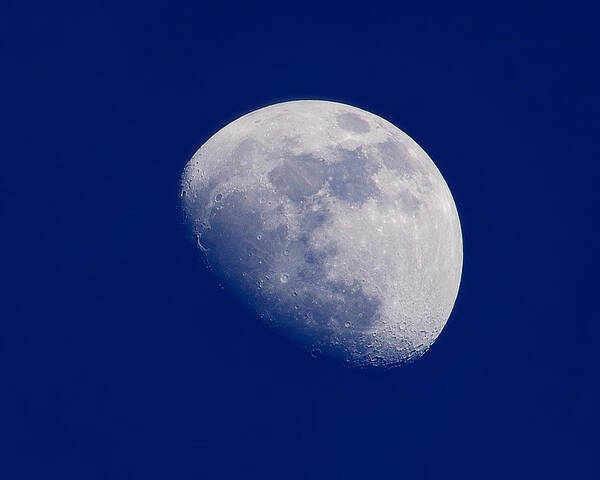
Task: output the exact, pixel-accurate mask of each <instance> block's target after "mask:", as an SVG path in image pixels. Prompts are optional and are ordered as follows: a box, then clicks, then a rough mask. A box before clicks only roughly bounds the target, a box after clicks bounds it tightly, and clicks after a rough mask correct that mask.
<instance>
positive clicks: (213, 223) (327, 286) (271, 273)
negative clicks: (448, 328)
mask: <svg viewBox="0 0 600 480" xmlns="http://www.w3.org/2000/svg"><path fill="white" fill-rule="evenodd" d="M181 195H182V204H183V209H184V212H185V217H186V221H187V222H188V224H189V226H190V228H191V230H192V232H193V234H194V235H195V237H196V239H197V243H198V247H199V249H200V250H201V252H202V255H203V256H205V258H206V261H207V262H208V264H209V266H210V268H211V270H212V271H213V272H214V273H215V275H216V276H217V277H218V278H219V279H220V281H221V283H222V284H223V285H224V286H225V287H226V288H228V289H229V290H230V291H231V292H232V294H234V295H235V296H237V298H238V299H239V300H240V301H241V302H242V303H244V304H245V305H247V306H248V307H250V308H251V309H252V310H253V311H255V312H256V313H257V315H259V316H261V317H263V318H266V319H268V320H269V321H271V322H272V323H274V324H276V325H278V326H280V327H281V328H282V329H283V330H284V331H286V332H287V333H289V334H290V336H291V337H292V338H294V339H296V340H298V341H299V342H300V343H301V344H302V345H305V346H307V347H309V348H311V349H312V351H313V352H322V353H323V354H329V355H332V356H334V357H337V358H341V359H343V360H345V361H346V362H348V363H350V364H352V365H376V366H387V365H394V364H399V363H403V362H406V361H408V360H411V359H413V358H415V357H417V356H419V355H422V354H423V353H424V352H426V351H427V349H428V348H429V347H430V346H431V344H432V343H433V342H434V341H435V339H436V338H437V336H438V335H439V334H440V332H441V330H442V328H443V327H444V325H445V324H446V321H447V319H448V317H449V315H450V312H451V311H452V307H453V305H454V301H455V300H456V296H457V293H458V287H459V283H460V276H461V270H462V236H461V229H460V223H459V219H458V213H457V211H456V207H455V205H454V201H453V199H452V195H451V194H450V190H449V189H448V186H447V185H446V183H445V181H444V179H443V177H442V175H441V174H440V172H439V171H438V169H437V168H436V166H435V165H434V163H433V162H432V161H431V159H430V158H429V156H428V155H427V154H426V153H425V152H424V151H423V150H422V149H421V148H420V147H419V146H418V145H417V144H416V143H415V142H414V141H413V140H412V139H411V138H410V137H409V136H407V135H406V134H405V133H403V132H402V131H401V130H399V129H398V128H396V127H395V126H394V125H392V124H391V123H389V122H387V121H386V120H384V119H382V118H380V117H378V116H376V115H373V114H371V113H369V112H366V111H364V110H360V109H358V108H355V107H351V106H348V105H343V104H339V103H334V102H324V101H312V100H306V101H295V102H286V103H280V104H276V105H272V106H269V107H266V108H262V109H260V110H257V111H254V112H252V113H249V114H247V115H244V116H243V117H241V118H239V119H237V120H235V121H234V122H232V123H230V124H229V125H227V126H226V127H224V128H223V129H221V130H220V131H219V132H217V133H216V134H215V135H213V136H212V137H211V138H210V139H209V140H208V141H207V142H206V143H205V144H204V145H203V146H202V148H200V149H199V150H198V151H197V152H196V154H195V155H194V156H193V157H192V159H191V160H190V161H189V163H188V164H187V166H186V168H185V171H184V173H183V177H182V192H181Z"/></svg>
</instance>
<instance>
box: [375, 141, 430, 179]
mask: <svg viewBox="0 0 600 480" xmlns="http://www.w3.org/2000/svg"><path fill="white" fill-rule="evenodd" d="M376 147H377V150H378V151H379V154H380V155H381V158H382V159H383V164H384V165H385V166H386V167H387V168H389V169H391V170H395V171H396V172H398V173H400V174H402V175H408V176H412V175H414V174H415V173H416V172H417V171H419V170H420V169H419V167H418V166H417V164H416V162H415V161H414V160H413V158H412V157H411V156H410V153H409V152H408V149H407V148H406V146H405V145H403V144H402V143H398V142H395V141H393V140H388V141H387V142H383V143H379V144H377V145H376Z"/></svg>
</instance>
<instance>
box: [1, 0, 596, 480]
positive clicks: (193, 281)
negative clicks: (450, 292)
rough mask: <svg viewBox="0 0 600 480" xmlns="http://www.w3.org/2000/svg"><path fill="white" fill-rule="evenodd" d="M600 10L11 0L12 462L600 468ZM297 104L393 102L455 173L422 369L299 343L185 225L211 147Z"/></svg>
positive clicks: (6, 256) (112, 472) (362, 469)
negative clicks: (266, 318) (264, 317)
mask: <svg viewBox="0 0 600 480" xmlns="http://www.w3.org/2000/svg"><path fill="white" fill-rule="evenodd" d="M597 13H598V12H597V11H595V10H594V9H593V7H586V6H583V5H582V6H578V5H577V3H576V2H569V3H568V4H564V3H562V4H554V3H553V2H528V4H527V5H525V6H523V5H516V4H515V5H509V4H505V3H503V4H502V5H495V6H489V5H482V4H480V2H478V3H473V4H465V3H463V4H455V3H452V4H451V5H450V4H448V5H436V4H434V3H430V4H429V3H428V4H423V3H416V2H415V3H401V2H400V3H398V2H393V3H392V2H390V3H388V4H377V3H368V4H361V5H351V4H348V3H344V4H338V5H336V4H334V3H331V4H330V3H326V2H320V3H314V4H313V3H305V4H302V5H286V4H283V3H280V4H269V5H267V4H261V5H258V4H250V3H248V4H246V5H236V4H228V5H224V6H218V5H207V4H204V3H203V2H185V3H184V2H179V3H173V2H145V3H137V4H136V3H133V2H132V3H127V4H125V5H124V4H122V3H121V2H102V3H100V2H86V3H85V4H82V3H81V2H57V3H56V2H55V3H53V4H51V5H44V4H42V3H40V4H33V3H27V2H8V3H7V5H5V6H3V7H2V14H1V23H0V31H1V32H2V38H3V39H2V42H1V44H0V52H1V54H2V60H3V62H2V63H3V67H4V68H3V74H2V76H1V78H0V82H1V83H2V86H3V88H2V91H3V101H2V103H3V107H2V110H3V115H2V116H1V117H0V118H1V120H0V121H1V122H2V131H3V133H4V135H3V142H2V144H3V155H2V159H3V160H2V169H3V174H2V175H1V176H0V192H1V203H0V215H1V217H0V218H1V220H2V225H3V228H2V235H1V237H0V238H1V242H2V243H1V245H2V248H1V253H0V255H1V256H2V258H1V265H2V268H1V271H2V278H3V280H4V282H3V283H4V284H5V286H4V287H3V297H2V302H1V304H2V307H1V308H2V312H4V313H3V314H2V315H1V318H2V320H1V322H0V325H1V326H2V327H1V330H0V375H1V377H0V378H1V379H2V382H1V385H2V387H1V388H2V391H1V395H0V412H1V415H2V418H1V424H2V428H1V429H0V451H1V452H2V453H1V455H0V458H2V461H0V476H2V478H7V479H9V478H10V479H31V478H63V479H70V478H77V479H81V478H86V479H104V478H107V479H108V478H110V479H115V478H127V479H137V478H140V479H145V480H146V479H153V478H161V479H162V478H179V479H188V478H189V479H192V478H257V479H258V478H260V479H269V478H277V479H280V478H289V479H296V478H298V479H322V478H364V477H365V476H370V477H374V476H380V477H382V478H423V479H433V478H440V477H442V476H443V477H444V478H460V479H465V478H474V479H475V478H477V479H479V478H502V479H504V478H507V477H510V478H524V477H529V478H531V477H534V478H582V479H587V478H597V477H598V474H599V468H598V460H597V458H595V457H597V455H596V453H597V452H598V447H599V445H598V438H597V431H598V428H599V427H600V425H599V421H598V420H599V419H598V413H597V408H596V407H597V405H598V403H599V402H600V398H599V397H600V386H599V382H598V363H599V362H598V359H597V357H598V353H597V341H596V339H597V338H598V334H599V330H598V322H597V319H598V314H597V308H596V305H595V303H596V298H595V297H596V289H597V284H598V279H597V277H598V276H597V273H596V272H597V267H598V262H597V240H596V239H597V231H598V221H597V217H598V215H597V212H596V210H597V208H596V206H597V203H598V202H597V199H596V191H597V182H598V163H597V162H598V154H599V153H600V152H599V147H598V141H597V129H598V113H599V109H598V106H599V105H598V104H599V99H598V92H597V85H598V83H599V80H600V78H599V69H598V66H597V61H596V57H597V50H598V46H599V38H598V34H597V28H596V25H595V23H596V22H595V19H596V18H597ZM303 98H316V99H325V100H334V101H339V102H344V103H349V104H352V105H356V106H358V107H361V108H363V109H366V110H368V111H371V112H373V113H376V114H378V115H380V116H382V117H384V118H386V119H388V120H389V121H391V122H392V123H394V124H395V125H397V126H398V127H400V128H401V129H403V130H404V131H406V132H407V133H408V134H409V135H411V136H412V137H413V138H414V139H415V140H416V141H417V142H418V143H419V144H420V145H421V146H422V147H423V148H424V149H425V150H426V151H427V152H428V153H429V154H430V155H431V157H432V158H433V159H434V160H435V162H436V164H437V166H438V167H439V169H440V170H441V172H442V173H443V175H444V177H445V179H446V181H447V183H448V184H449V186H450V188H451V190H452V193H453V196H454V199H455V201H456V204H457V208H458V211H459V214H460V217H461V223H462V229H463V239H464V270H463V280H462V285H461V290H460V293H459V297H458V300H457V303H456V305H455V309H454V311H453V314H452V317H451V318H450V320H449V322H448V324H447V326H446V328H445V330H444V331H443V332H442V334H441V336H440V337H439V339H438V340H437V342H436V343H435V344H434V345H433V347H432V349H431V350H430V351H429V352H428V353H427V354H426V355H425V356H424V357H423V358H422V359H420V360H419V361H417V362H415V363H414V364H412V365H409V366H407V367H404V368H400V369H395V370H386V371H359V370H352V369H345V368H340V367H339V366H337V365H336V364H334V363H329V362H328V361H327V360H326V359H316V360H313V359H311V358H306V356H305V355H304V354H302V353H301V352H298V351H296V350H295V349H294V348H292V347H291V346H290V345H289V344H286V343H285V342H283V341H282V340H281V339H279V338H278V337H276V336H275V335H273V333H272V332H270V331H268V330H265V329H264V328H262V327H261V326H260V324H259V323H258V322H256V321H255V319H254V318H252V316H251V315H249V314H248V313H246V312H245V311H244V310H243V309H242V308H240V307H238V306H236V305H235V303H233V302H232V301H231V300H230V298H229V297H228V296H227V293H226V292H222V291H221V290H219V289H217V288H216V287H215V285H214V281H213V280H212V279H211V277H210V276H209V275H208V274H207V273H206V272H205V271H204V270H203V269H202V266H201V264H200V263H199V262H198V259H197V255H196V252H195V250H194V246H193V245H192V244H190V243H189V242H188V241H187V239H186V237H185V234H184V228H183V227H182V225H181V218H180V215H179V212H178V210H177V202H178V193H179V177H180V174H181V170H182V168H183V166H184V165H185V163H186V162H187V160H188V159H189V157H190V156H191V155H192V154H193V153H194V151H195V150H196V149H197V148H198V147H199V146H200V145H201V144H202V143H203V142H204V141H206V140H207V139H208V138H209V137H210V135H212V134H213V133H214V132H215V131H217V130H218V129H220V128H221V127H223V126H224V125H226V124H227V123H229V122H230V121H232V120H233V119H235V118H237V117H238V116H240V115H241V114H244V113H247V112H249V111H251V110H254V109H256V108H259V107H261V106H265V105H268V104H271V103H275V102H278V101H284V100H293V99H303Z"/></svg>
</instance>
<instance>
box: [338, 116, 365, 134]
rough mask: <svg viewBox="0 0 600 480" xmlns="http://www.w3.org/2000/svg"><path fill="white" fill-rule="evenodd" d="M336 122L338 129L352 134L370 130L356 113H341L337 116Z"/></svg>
mask: <svg viewBox="0 0 600 480" xmlns="http://www.w3.org/2000/svg"><path fill="white" fill-rule="evenodd" d="M337 122H338V125H339V126H340V128H343V129H344V130H350V131H351V132H354V133H366V132H368V131H369V130H370V129H371V127H369V122H367V121H366V120H364V119H362V118H360V116H359V115H357V114H356V113H342V114H341V115H338V117H337Z"/></svg>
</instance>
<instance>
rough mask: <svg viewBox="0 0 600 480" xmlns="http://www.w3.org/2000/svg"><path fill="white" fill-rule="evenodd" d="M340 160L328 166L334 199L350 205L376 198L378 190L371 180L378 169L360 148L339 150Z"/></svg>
mask: <svg viewBox="0 0 600 480" xmlns="http://www.w3.org/2000/svg"><path fill="white" fill-rule="evenodd" d="M339 153H340V156H341V157H342V158H341V160H338V161H337V162H336V163H333V164H331V165H329V166H328V169H327V174H328V177H329V186H330V188H331V192H332V193H333V195H334V196H335V197H338V198H341V199H342V200H346V201H347V202H351V203H363V202H364V201H365V200H366V199H367V198H369V197H374V196H377V193H378V192H379V189H378V188H377V185H375V182H373V180H372V179H371V175H373V174H374V173H375V172H376V171H377V170H378V167H377V166H376V165H375V164H373V162H370V161H369V160H368V158H367V157H366V156H365V155H364V153H363V151H362V149H361V148H357V149H355V150H343V149H340V150H339Z"/></svg>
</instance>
